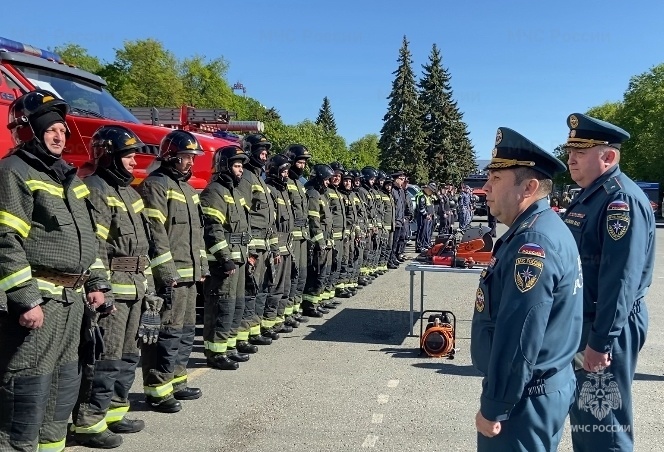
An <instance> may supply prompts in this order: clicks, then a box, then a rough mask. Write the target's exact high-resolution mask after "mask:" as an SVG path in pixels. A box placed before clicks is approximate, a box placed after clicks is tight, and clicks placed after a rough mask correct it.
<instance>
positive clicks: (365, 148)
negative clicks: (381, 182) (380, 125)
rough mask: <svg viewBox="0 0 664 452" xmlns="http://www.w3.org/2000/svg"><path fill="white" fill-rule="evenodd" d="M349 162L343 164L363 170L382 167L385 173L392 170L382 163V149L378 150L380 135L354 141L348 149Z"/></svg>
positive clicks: (370, 135) (366, 136) (367, 136)
mask: <svg viewBox="0 0 664 452" xmlns="http://www.w3.org/2000/svg"><path fill="white" fill-rule="evenodd" d="M348 151H349V152H348V153H349V156H348V161H347V162H342V163H344V164H346V165H348V167H350V168H358V169H362V168H364V167H365V166H373V167H374V168H378V167H381V168H382V169H384V170H385V171H391V170H392V168H384V167H383V165H381V163H380V149H379V148H378V135H376V134H373V133H372V134H368V135H365V136H363V137H362V138H360V139H358V140H356V141H353V142H352V143H351V144H350V146H349V147H348Z"/></svg>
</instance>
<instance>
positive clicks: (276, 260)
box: [272, 253, 281, 265]
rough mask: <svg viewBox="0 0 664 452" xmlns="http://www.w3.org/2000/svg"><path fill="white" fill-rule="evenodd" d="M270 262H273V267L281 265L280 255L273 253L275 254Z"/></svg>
mask: <svg viewBox="0 0 664 452" xmlns="http://www.w3.org/2000/svg"><path fill="white" fill-rule="evenodd" d="M272 260H273V261H274V264H275V265H279V264H281V254H279V253H275V254H274V257H273V258H272Z"/></svg>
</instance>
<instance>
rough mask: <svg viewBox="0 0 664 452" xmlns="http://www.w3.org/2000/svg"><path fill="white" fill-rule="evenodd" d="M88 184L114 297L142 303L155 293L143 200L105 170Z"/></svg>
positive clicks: (86, 182) (99, 172)
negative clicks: (150, 293) (118, 182)
mask: <svg viewBox="0 0 664 452" xmlns="http://www.w3.org/2000/svg"><path fill="white" fill-rule="evenodd" d="M84 182H85V184H86V185H87V187H88V189H89V190H90V195H89V197H88V199H90V202H91V204H92V219H93V220H94V222H95V229H96V231H97V237H98V239H99V240H98V241H99V257H100V258H101V260H102V262H103V263H104V267H105V268H107V269H108V270H109V273H110V275H109V277H110V280H111V287H112V288H113V296H114V297H115V298H116V299H118V300H132V301H133V300H142V299H143V297H144V296H145V292H146V291H149V292H154V283H153V281H152V272H151V271H150V266H149V263H150V261H149V257H148V256H149V247H150V245H149V243H150V242H149V240H148V231H149V230H148V225H147V219H146V218H145V217H144V216H143V199H141V196H140V195H139V194H138V192H137V191H136V190H135V189H134V188H133V187H130V186H122V185H119V184H117V183H116V182H115V181H114V178H113V176H111V175H110V174H109V173H108V172H107V171H106V170H104V169H98V170H97V171H96V172H95V174H93V175H92V176H89V177H86V178H85V179H84ZM131 267H134V269H133V270H132V269H131Z"/></svg>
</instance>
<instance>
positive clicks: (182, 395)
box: [173, 388, 203, 400]
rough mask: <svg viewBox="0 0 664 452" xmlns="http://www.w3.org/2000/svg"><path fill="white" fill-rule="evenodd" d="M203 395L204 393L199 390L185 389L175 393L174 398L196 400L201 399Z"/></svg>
mask: <svg viewBox="0 0 664 452" xmlns="http://www.w3.org/2000/svg"><path fill="white" fill-rule="evenodd" d="M202 395H203V391H201V390H200V389H199V388H184V389H180V390H179V391H175V392H174V393H173V397H175V398H176V399H177V400H196V399H200V397H201V396H202Z"/></svg>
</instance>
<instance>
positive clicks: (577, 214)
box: [567, 212, 586, 218]
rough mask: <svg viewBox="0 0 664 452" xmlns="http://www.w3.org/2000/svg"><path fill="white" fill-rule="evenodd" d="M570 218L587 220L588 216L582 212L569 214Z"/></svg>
mask: <svg viewBox="0 0 664 452" xmlns="http://www.w3.org/2000/svg"><path fill="white" fill-rule="evenodd" d="M567 216H568V217H574V218H585V217H586V214H585V213H580V212H569V213H568V214H567Z"/></svg>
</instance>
